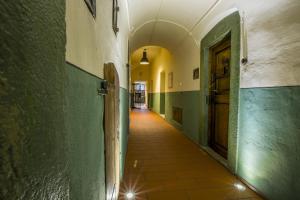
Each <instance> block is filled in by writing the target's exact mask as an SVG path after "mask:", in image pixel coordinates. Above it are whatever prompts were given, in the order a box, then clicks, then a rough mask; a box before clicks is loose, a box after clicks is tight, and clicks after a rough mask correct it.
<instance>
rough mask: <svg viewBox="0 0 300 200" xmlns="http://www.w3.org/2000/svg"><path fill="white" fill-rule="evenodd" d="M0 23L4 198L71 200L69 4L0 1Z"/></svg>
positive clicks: (0, 146)
mask: <svg viewBox="0 0 300 200" xmlns="http://www.w3.org/2000/svg"><path fill="white" fill-rule="evenodd" d="M0 19H1V28H0V29H1V31H0V41H1V48H0V63H1V64H0V65H1V66H0V157H1V159H0V184H1V187H0V199H5V200H15V199H19V200H27V199H32V200H40V199H69V167H70V165H69V162H68V142H69V141H68V134H67V129H66V123H65V117H64V115H65V107H64V103H65V88H64V83H65V78H66V73H67V72H66V66H65V44H66V29H65V1H60V0H52V1H30V0H25V1H1V3H0Z"/></svg>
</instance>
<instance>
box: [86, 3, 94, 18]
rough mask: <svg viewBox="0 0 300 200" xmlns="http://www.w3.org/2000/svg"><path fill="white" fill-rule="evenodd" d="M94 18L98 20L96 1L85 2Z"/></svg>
mask: <svg viewBox="0 0 300 200" xmlns="http://www.w3.org/2000/svg"><path fill="white" fill-rule="evenodd" d="M84 1H85V3H86V5H87V7H88V9H89V10H90V12H91V14H92V15H93V17H94V18H96V0H84Z"/></svg>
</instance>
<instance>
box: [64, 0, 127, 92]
mask: <svg viewBox="0 0 300 200" xmlns="http://www.w3.org/2000/svg"><path fill="white" fill-rule="evenodd" d="M119 7H120V11H119V15H118V26H119V28H120V31H119V32H118V33H117V36H116V35H115V33H114V31H113V29H112V1H105V0H99V1H97V8H96V10H97V15H96V18H93V16H92V15H91V13H90V12H89V10H88V8H87V6H86V4H85V2H84V1H83V0H67V1H66V28H67V30H66V31H67V45H66V60H67V61H68V62H70V63H72V64H74V65H76V66H79V67H80V68H82V69H83V70H85V71H87V72H89V73H91V74H93V75H95V76H97V77H99V78H103V66H104V63H108V62H113V63H114V64H115V66H116V68H117V71H118V74H119V78H120V85H121V87H123V88H125V89H127V67H126V64H127V63H128V33H129V22H128V13H127V5H126V1H119Z"/></svg>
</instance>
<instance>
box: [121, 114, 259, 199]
mask: <svg viewBox="0 0 300 200" xmlns="http://www.w3.org/2000/svg"><path fill="white" fill-rule="evenodd" d="M130 119H131V124H130V136H129V141H128V152H127V158H126V166H125V175H124V179H123V182H122V184H121V189H120V199H126V198H125V195H126V194H127V192H133V193H135V195H136V196H135V197H136V199H145V200H160V199H161V200H176V199H178V200H185V199H189V200H194V199H195V200H200V199H203V200H221V199H261V198H260V197H258V196H257V195H256V194H255V193H254V192H252V191H251V190H250V189H248V188H243V186H242V185H239V186H241V187H242V188H240V190H239V189H237V184H241V183H240V182H239V181H238V180H237V178H235V177H234V176H233V175H231V174H230V173H229V172H228V171H227V170H226V169H225V168H224V167H223V166H222V165H220V164H219V163H218V162H217V161H215V160H214V159H212V158H211V157H210V156H209V155H208V154H207V153H206V152H204V151H203V150H201V149H200V148H199V147H198V146H196V145H195V144H194V143H192V142H191V141H190V140H188V139H187V138H186V137H184V136H183V135H182V134H181V133H180V132H179V131H178V130H177V129H175V128H174V127H172V126H171V125H169V124H168V123H166V122H165V121H164V120H163V119H162V118H161V117H159V116H158V115H157V114H154V113H153V112H149V111H139V110H134V111H133V112H131V116H130Z"/></svg>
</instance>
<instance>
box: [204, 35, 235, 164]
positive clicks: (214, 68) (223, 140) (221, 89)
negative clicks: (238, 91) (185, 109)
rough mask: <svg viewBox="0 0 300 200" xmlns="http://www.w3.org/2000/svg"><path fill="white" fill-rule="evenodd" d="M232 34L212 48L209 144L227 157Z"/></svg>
mask: <svg viewBox="0 0 300 200" xmlns="http://www.w3.org/2000/svg"><path fill="white" fill-rule="evenodd" d="M230 57H231V38H230V35H229V36H228V37H226V38H224V39H223V40H222V41H221V42H219V43H217V44H216V45H215V46H213V47H211V48H210V63H211V64H210V70H209V87H208V89H209V91H208V92H209V108H208V144H209V146H210V147H211V148H212V149H213V150H214V151H215V152H217V153H218V154H219V155H221V156H222V157H223V158H225V159H227V156H228V124H229V104H230V99H229V94H230Z"/></svg>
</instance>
